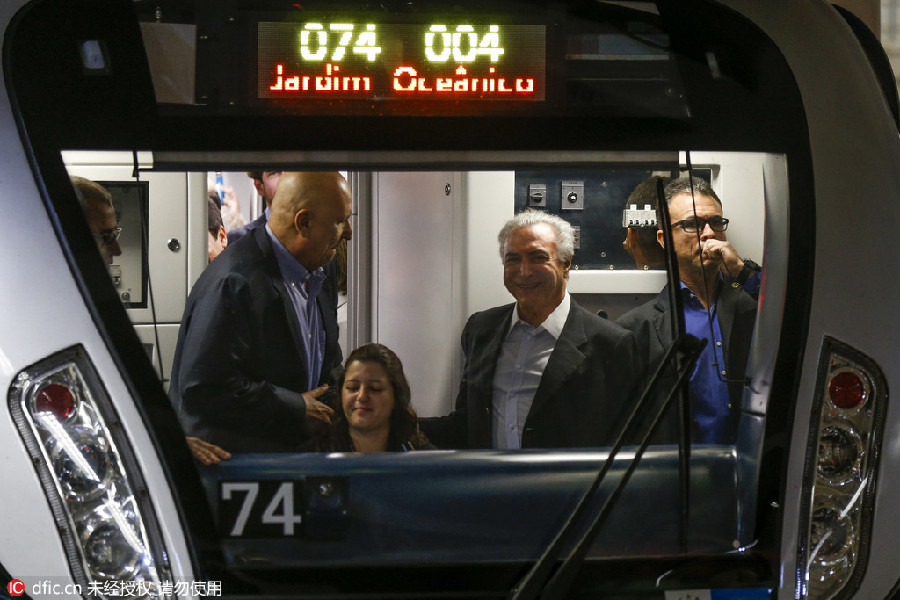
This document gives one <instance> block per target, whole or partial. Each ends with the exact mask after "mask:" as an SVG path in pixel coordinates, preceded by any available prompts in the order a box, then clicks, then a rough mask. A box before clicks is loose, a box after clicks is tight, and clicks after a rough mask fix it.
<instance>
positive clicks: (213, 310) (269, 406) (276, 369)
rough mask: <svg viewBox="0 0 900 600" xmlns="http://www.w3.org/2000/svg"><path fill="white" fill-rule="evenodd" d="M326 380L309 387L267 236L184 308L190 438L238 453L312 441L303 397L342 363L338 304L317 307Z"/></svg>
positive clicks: (229, 259)
mask: <svg viewBox="0 0 900 600" xmlns="http://www.w3.org/2000/svg"><path fill="white" fill-rule="evenodd" d="M317 303H318V307H319V311H320V314H321V315H322V323H323V325H324V328H325V356H324V361H323V366H322V376H321V377H320V378H319V380H317V381H308V380H307V373H306V370H305V368H304V365H305V364H306V363H305V352H304V350H303V345H302V343H301V334H300V326H299V323H297V319H296V317H295V316H294V309H293V305H292V304H291V300H290V297H289V296H288V294H287V290H286V289H285V287H284V283H283V281H282V279H281V272H280V271H279V269H278V264H277V262H276V259H275V255H274V253H273V249H272V244H271V241H270V240H269V237H268V235H267V233H266V229H265V228H264V227H260V228H257V229H254V230H253V231H252V232H251V233H250V234H248V235H247V236H245V237H244V238H242V239H241V240H239V241H238V242H236V243H235V244H234V246H229V247H228V248H227V249H226V251H225V252H222V254H220V255H219V257H218V258H216V260H214V261H213V262H212V263H211V264H210V266H209V267H208V268H207V269H206V271H204V272H203V274H202V275H201V276H200V278H199V279H198V280H197V283H196V284H195V285H194V288H193V290H192V291H191V294H190V297H189V298H188V301H187V305H186V306H185V311H184V317H183V318H182V321H181V329H180V330H179V332H178V345H177V347H176V350H175V359H174V364H173V366H172V379H171V382H170V388H169V395H170V397H171V400H172V403H173V404H174V406H175V409H176V411H177V412H178V416H179V419H181V422H182V425H183V426H184V429H185V432H186V433H187V435H194V436H197V437H200V438H203V439H205V440H207V441H209V442H212V443H214V444H217V445H219V446H222V447H223V448H225V449H226V450H228V451H231V452H290V451H294V450H296V449H297V448H298V447H299V446H300V444H301V443H302V442H303V441H304V433H303V425H304V420H305V419H304V417H305V412H306V410H305V403H304V402H303V398H301V396H300V394H301V393H303V392H306V391H307V390H309V389H312V388H314V387H316V386H317V385H320V384H322V383H324V382H326V381H327V378H328V376H329V374H330V373H331V370H332V368H333V367H334V366H335V365H338V364H340V362H341V351H340V348H338V344H337V338H338V326H337V307H336V304H335V302H334V297H333V295H330V294H327V293H321V294H319V296H318V298H317Z"/></svg>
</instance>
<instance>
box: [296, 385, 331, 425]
mask: <svg viewBox="0 0 900 600" xmlns="http://www.w3.org/2000/svg"><path fill="white" fill-rule="evenodd" d="M327 391H328V386H327V385H323V386H320V387H317V388H315V389H312V390H309V391H308V392H304V393H303V394H302V396H303V401H304V402H306V427H307V429H308V430H309V431H310V432H312V431H314V430H316V429H320V428H322V427H331V419H332V418H333V417H334V411H333V410H332V409H331V407H330V406H328V405H327V404H325V403H324V402H320V401H319V400H318V398H321V397H322V396H323V395H324V394H325V392H327Z"/></svg>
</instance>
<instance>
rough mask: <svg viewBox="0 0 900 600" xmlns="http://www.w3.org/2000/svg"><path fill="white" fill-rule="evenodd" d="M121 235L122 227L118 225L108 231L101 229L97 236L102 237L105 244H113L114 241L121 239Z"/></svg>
mask: <svg viewBox="0 0 900 600" xmlns="http://www.w3.org/2000/svg"><path fill="white" fill-rule="evenodd" d="M120 235H122V228H121V227H116V228H115V229H108V230H107V231H101V232H100V233H98V234H97V237H98V238H100V240H101V241H102V242H103V243H104V244H112V243H113V242H115V241H116V240H118V239H119V236H120Z"/></svg>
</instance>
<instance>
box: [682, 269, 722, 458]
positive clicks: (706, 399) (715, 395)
mask: <svg viewBox="0 0 900 600" xmlns="http://www.w3.org/2000/svg"><path fill="white" fill-rule="evenodd" d="M718 285H719V284H718V283H717V285H716V292H715V294H714V295H713V299H714V300H713V303H712V305H711V306H710V310H709V312H708V313H707V311H706V309H705V308H704V307H703V305H702V304H701V303H700V300H699V299H698V298H697V296H696V295H695V294H694V293H693V292H692V291H691V290H690V288H688V287H687V286H686V285H684V283H681V294H682V301H683V303H684V328H685V331H686V333H689V334H691V335H693V336H695V337H697V338H700V339H706V340H707V344H706V346H705V347H704V348H703V352H702V354H700V358H698V359H697V365H696V367H695V368H694V372H693V373H692V374H691V385H690V398H691V409H692V411H693V416H694V422H695V423H696V430H695V431H696V433H695V436H694V440H693V442H694V443H695V444H729V443H732V442H733V441H734V440H733V439H732V437H733V433H732V431H731V419H730V416H729V415H730V414H731V399H730V397H729V395H728V383H727V377H728V372H727V370H726V368H725V365H726V362H725V353H724V349H723V347H722V330H721V328H720V327H719V320H718V318H717V311H718V296H719V293H718Z"/></svg>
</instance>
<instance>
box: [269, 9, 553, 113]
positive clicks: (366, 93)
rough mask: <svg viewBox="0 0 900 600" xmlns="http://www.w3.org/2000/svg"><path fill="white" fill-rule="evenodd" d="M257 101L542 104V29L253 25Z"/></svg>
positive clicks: (452, 25) (446, 25)
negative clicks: (404, 101)
mask: <svg viewBox="0 0 900 600" xmlns="http://www.w3.org/2000/svg"><path fill="white" fill-rule="evenodd" d="M257 34H258V38H257V39H258V44H257V48H258V54H257V56H258V65H257V96H258V98H260V99H266V98H273V99H276V98H277V99H296V100H331V99H341V100H349V99H358V100H404V99H406V100H417V101H448V100H449V101H473V102H486V101H542V100H544V99H545V95H546V82H545V77H546V75H545V64H544V51H545V42H544V35H545V34H544V26H542V25H502V24H501V25H497V24H484V25H478V24H469V23H432V24H427V25H409V24H381V23H353V22H348V21H342V22H339V23H338V22H324V21H317V22H306V23H283V22H278V23H275V22H259V23H258V26H257Z"/></svg>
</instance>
